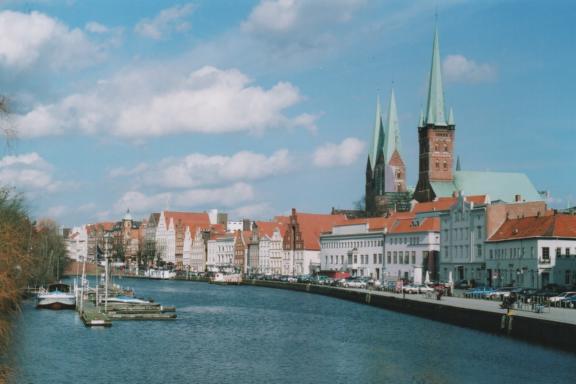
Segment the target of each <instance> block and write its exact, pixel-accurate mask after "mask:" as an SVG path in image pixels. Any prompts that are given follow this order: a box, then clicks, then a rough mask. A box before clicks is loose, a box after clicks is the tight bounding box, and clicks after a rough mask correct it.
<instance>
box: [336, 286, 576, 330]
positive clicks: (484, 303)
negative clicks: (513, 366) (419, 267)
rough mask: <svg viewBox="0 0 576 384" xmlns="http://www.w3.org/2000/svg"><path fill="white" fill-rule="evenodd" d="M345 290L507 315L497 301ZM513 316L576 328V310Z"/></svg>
mask: <svg viewBox="0 0 576 384" xmlns="http://www.w3.org/2000/svg"><path fill="white" fill-rule="evenodd" d="M340 289H345V290H352V291H358V292H363V293H369V294H371V295H380V296H388V297H395V298H402V299H403V300H410V301H415V302H434V303H435V304H439V305H445V306H449V307H456V308H466V309H472V310H477V311H485V312H493V313H498V314H501V315H503V314H505V313H506V309H502V308H500V304H501V302H500V301H496V300H485V299H467V298H463V297H456V296H442V299H441V300H436V298H435V297H434V298H430V297H426V295H424V294H406V295H404V296H403V295H402V294H401V293H393V292H385V291H374V290H368V289H353V288H340ZM513 316H515V317H527V318H533V319H539V320H548V321H556V322H559V323H566V324H572V325H575V326H576V310H574V309H569V308H556V307H550V308H548V307H546V311H545V312H541V313H536V312H534V311H529V310H516V309H514V310H513Z"/></svg>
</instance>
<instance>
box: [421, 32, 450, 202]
mask: <svg viewBox="0 0 576 384" xmlns="http://www.w3.org/2000/svg"><path fill="white" fill-rule="evenodd" d="M455 129H456V126H455V124H454V113H453V112H452V110H450V115H449V116H448V119H446V109H445V106H444V87H443V85H442V67H441V61H440V43H439V39H438V27H437V26H435V27H434V41H433V44H432V64H431V66H430V76H429V78H428V94H427V100H426V108H425V110H424V119H423V121H422V122H420V124H418V143H419V147H420V151H419V152H420V156H419V157H420V159H419V160H420V161H419V167H418V168H419V173H418V183H417V185H416V191H415V192H414V198H415V199H416V200H418V201H420V202H423V201H432V200H434V198H435V196H436V195H435V192H434V188H436V187H438V186H439V185H441V184H438V183H445V184H444V185H450V184H451V183H453V182H454V173H453V172H454V160H455V159H454V137H455Z"/></svg>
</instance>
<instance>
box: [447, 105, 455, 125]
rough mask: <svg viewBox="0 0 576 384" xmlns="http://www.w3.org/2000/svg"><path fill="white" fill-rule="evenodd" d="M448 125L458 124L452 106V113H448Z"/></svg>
mask: <svg viewBox="0 0 576 384" xmlns="http://www.w3.org/2000/svg"><path fill="white" fill-rule="evenodd" d="M448 125H456V124H455V123H454V111H453V110H452V107H450V113H449V114H448Z"/></svg>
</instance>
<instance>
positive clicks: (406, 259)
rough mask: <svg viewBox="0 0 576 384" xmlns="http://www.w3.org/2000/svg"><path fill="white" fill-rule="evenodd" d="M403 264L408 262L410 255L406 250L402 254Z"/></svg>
mask: <svg viewBox="0 0 576 384" xmlns="http://www.w3.org/2000/svg"><path fill="white" fill-rule="evenodd" d="M404 264H410V255H409V254H408V252H406V254H405V255H404Z"/></svg>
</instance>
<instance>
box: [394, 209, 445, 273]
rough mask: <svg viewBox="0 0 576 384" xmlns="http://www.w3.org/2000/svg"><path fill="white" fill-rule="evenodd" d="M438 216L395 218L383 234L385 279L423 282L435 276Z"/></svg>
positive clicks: (438, 245)
mask: <svg viewBox="0 0 576 384" xmlns="http://www.w3.org/2000/svg"><path fill="white" fill-rule="evenodd" d="M439 249H440V219H439V218H437V217H426V218H417V217H408V218H400V219H398V220H395V222H394V224H393V225H391V227H390V229H389V230H388V231H387V233H386V235H385V243H384V251H385V254H386V256H385V258H384V271H385V275H384V280H387V281H394V280H398V279H404V280H407V281H413V282H415V283H423V282H424V281H425V279H426V275H428V278H429V279H431V280H437V263H438V251H439Z"/></svg>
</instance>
